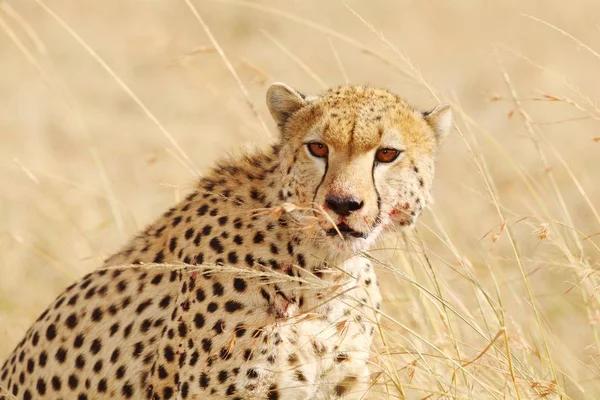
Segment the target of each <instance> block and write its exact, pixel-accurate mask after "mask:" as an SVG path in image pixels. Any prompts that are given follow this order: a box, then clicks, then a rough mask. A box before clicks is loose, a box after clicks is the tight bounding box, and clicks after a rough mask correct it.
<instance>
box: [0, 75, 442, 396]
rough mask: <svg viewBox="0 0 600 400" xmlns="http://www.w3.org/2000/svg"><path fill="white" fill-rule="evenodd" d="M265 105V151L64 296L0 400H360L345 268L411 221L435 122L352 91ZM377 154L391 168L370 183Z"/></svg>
mask: <svg viewBox="0 0 600 400" xmlns="http://www.w3.org/2000/svg"><path fill="white" fill-rule="evenodd" d="M267 104H268V105H269V109H270V111H271V114H272V115H273V117H274V119H275V121H276V123H277V124H278V126H279V129H280V132H281V135H280V138H279V140H278V141H277V143H275V144H274V145H273V146H271V147H270V148H269V149H267V150H265V151H262V152H256V153H254V154H249V155H246V156H244V157H241V158H238V159H235V160H232V161H228V162H225V163H223V164H221V165H220V166H217V167H216V168H215V169H214V170H213V171H211V172H210V173H209V174H208V175H207V176H206V177H204V178H202V179H201V180H200V182H199V184H198V187H197V189H196V190H195V191H193V192H192V193H191V194H190V195H189V196H187V198H186V199H185V200H184V201H182V202H181V203H180V204H178V205H176V206H175V207H173V208H172V209H170V210H169V211H167V212H166V213H164V214H163V215H162V216H161V217H160V218H159V219H157V220H156V221H155V222H154V223H153V224H151V225H150V226H149V227H148V228H147V229H146V230H145V231H144V232H142V233H140V234H139V235H138V236H137V237H135V238H134V239H132V240H131V241H130V242H129V243H128V244H127V245H126V246H125V247H124V249H123V250H121V251H120V252H118V253H117V254H115V255H114V256H112V257H110V258H109V259H108V260H107V261H106V262H105V265H104V267H103V268H102V269H99V270H97V271H95V272H92V273H90V274H88V275H87V276H85V277H84V278H83V279H82V280H80V281H79V282H77V283H76V284H74V285H72V286H70V287H69V288H67V289H66V290H65V291H64V292H63V293H62V294H61V295H60V296H59V297H58V298H57V300H56V301H55V302H54V303H53V304H52V305H50V307H49V308H48V309H47V310H46V311H45V312H44V313H43V314H42V315H41V316H40V317H39V318H38V320H37V321H36V322H35V323H34V324H33V325H32V327H31V328H30V329H29V330H28V332H27V333H26V335H25V337H24V338H23V340H22V341H21V342H20V343H19V344H18V345H17V346H16V348H15V350H14V351H13V353H12V354H11V355H10V356H9V358H8V359H7V360H6V362H5V363H4V365H3V366H2V369H1V370H0V388H1V389H2V390H5V394H4V395H2V394H0V400H3V399H6V398H14V397H16V398H19V399H21V398H22V399H43V398H47V399H60V398H62V399H116V398H119V399H120V398H136V399H137V398H146V399H175V398H177V399H188V398H189V399H223V398H227V399H268V400H275V399H298V400H300V399H314V400H319V399H322V400H324V399H335V398H344V399H349V398H361V397H362V396H363V395H364V394H365V391H366V390H367V388H368V385H369V370H368V359H369V355H370V347H371V342H372V339H373V335H374V332H375V331H376V326H377V323H378V312H379V309H380V306H381V295H380V292H379V287H378V283H377V278H376V275H375V273H374V269H373V265H372V264H371V262H370V261H369V260H368V259H367V258H365V257H364V256H363V255H362V254H363V253H362V252H363V251H364V250H368V248H369V247H370V246H371V245H372V244H373V242H374V240H375V239H376V238H377V237H379V236H380V234H381V233H383V232H385V231H387V230H389V229H390V228H391V227H394V226H410V225H412V224H413V223H414V221H415V219H416V218H417V217H418V215H419V214H420V212H421V211H422V209H423V208H424V207H425V206H426V205H427V204H428V202H429V190H430V186H431V182H432V179H433V162H434V158H435V154H436V151H437V148H438V146H439V143H440V141H441V138H442V136H443V135H444V134H445V133H446V131H447V130H448V129H449V128H450V124H451V116H450V113H449V110H448V109H447V107H443V106H442V107H438V108H436V109H434V110H433V111H432V112H430V113H421V112H419V111H416V110H414V109H413V108H412V107H411V106H409V105H408V104H407V103H406V102H405V101H404V100H402V99H401V98H399V97H398V96H396V95H394V94H392V93H390V92H388V91H386V90H380V89H373V88H369V87H362V86H345V87H340V88H334V89H331V90H329V91H327V92H325V93H324V94H322V95H321V96H305V95H301V94H300V93H298V92H296V91H294V90H293V89H291V88H289V87H288V86H285V85H282V84H275V85H273V86H271V88H270V89H269V91H268V93H267ZM313 142H318V143H320V144H322V145H324V146H326V147H327V149H328V151H329V153H328V155H327V158H326V159H323V158H315V157H314V156H312V155H311V153H310V151H308V150H307V143H313ZM382 147H386V148H387V147H394V148H397V149H398V150H399V152H398V153H399V154H400V156H399V157H398V159H397V160H395V161H394V162H390V163H389V164H386V165H379V164H378V163H377V162H376V161H374V158H373V157H374V154H375V152H376V151H377V150H378V149H381V148H382ZM400 150H401V151H400ZM332 198H334V199H338V200H339V199H342V200H344V199H346V200H347V199H351V200H352V201H353V202H354V203H352V204H358V205H360V207H359V208H356V207H358V205H357V206H356V207H354V209H353V210H352V211H349V210H347V209H344V210H342V209H340V208H336V207H337V206H332V204H334V203H333V202H332V200H331V199H332ZM346 200H344V201H346ZM336 201H337V200H336ZM331 232H336V234H333V235H332V234H331Z"/></svg>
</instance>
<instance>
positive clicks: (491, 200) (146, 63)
mask: <svg viewBox="0 0 600 400" xmlns="http://www.w3.org/2000/svg"><path fill="white" fill-rule="evenodd" d="M599 16H600V3H599V2H598V1H597V0H577V1H566V0H555V1H553V2H551V3H550V2H548V1H545V0H532V1H528V2H523V1H519V0H510V1H486V2H483V1H474V0H461V1H441V0H433V1H427V2H418V1H414V0H401V1H392V0H369V1H367V0H362V1H358V0H348V1H346V2H340V1H323V0H321V1H313V0H302V1H300V0H294V1H282V0H279V1H278V0H257V1H244V0H195V1H193V2H187V1H185V0H182V1H166V0H135V1H134V0H127V1H124V0H104V1H99V2H87V1H78V2H76V1H67V0H44V1H41V0H18V1H13V0H8V1H6V0H5V1H3V2H1V1H0V28H1V29H0V104H1V107H0V182H1V183H2V185H0V359H2V358H3V357H4V356H5V355H6V354H8V353H9V352H10V351H11V350H12V347H13V346H14V345H15V344H16V342H17V341H18V340H19V339H20V336H21V335H22V334H23V333H24V332H25V330H26V329H27V328H28V326H29V324H30V323H31V322H32V321H33V320H34V319H35V318H36V317H37V315H38V314H39V313H40V312H41V311H42V310H43V309H44V308H45V307H46V305H47V304H48V303H49V302H50V301H51V300H52V299H53V298H54V297H55V296H56V295H57V294H58V293H59V292H60V291H61V290H62V289H63V288H64V287H66V286H67V285H68V284H69V283H70V282H71V281H72V280H74V279H76V278H77V277H79V276H81V275H83V274H84V273H85V272H87V271H89V270H91V269H93V268H95V267H97V266H99V265H100V263H101V260H102V259H103V257H104V256H106V255H108V254H110V253H111V252H113V251H115V250H116V249H117V248H118V247H119V246H120V245H121V244H122V243H123V242H124V241H125V239H126V238H127V237H129V236H130V235H132V234H134V233H135V232H136V231H137V230H139V229H141V228H142V227H143V226H144V225H145V224H146V223H148V222H150V221H151V220H152V219H153V218H154V217H155V216H157V215H158V214H159V213H160V212H161V211H163V210H164V209H166V207H168V206H169V205H171V204H173V203H174V202H175V201H177V200H178V199H179V198H180V197H181V196H182V195H184V194H185V193H186V191H187V190H188V189H189V188H190V187H191V186H192V185H193V184H194V181H195V172H194V171H199V172H202V171H203V170H206V169H207V168H209V167H210V166H211V165H212V164H213V162H214V161H215V160H217V159H219V158H220V157H223V156H225V155H227V154H230V153H232V152H233V153H235V152H239V151H240V149H242V148H248V147H252V146H256V145H259V146H260V145H264V144H266V143H268V142H269V141H271V140H272V139H273V137H274V133H275V128H274V126H273V123H272V122H271V121H270V118H269V115H268V111H267V110H266V106H265V104H264V100H263V99H264V92H265V89H266V86H267V85H268V84H269V83H270V82H272V81H274V80H279V81H284V82H286V83H288V84H290V85H292V86H295V87H297V88H298V89H300V90H302V91H307V92H311V91H312V92H316V91H319V90H321V89H322V88H323V87H325V86H331V85H336V84H341V83H344V82H345V81H349V82H352V83H367V84H372V85H375V86H383V87H386V88H389V89H391V90H393V91H395V92H397V93H399V94H401V95H403V96H404V97H406V98H407V99H409V100H410V101H411V102H413V103H414V104H415V105H417V106H418V107H421V108H423V109H426V108H429V107H432V106H433V105H435V104H436V103H437V100H436V97H439V99H440V100H441V101H445V102H449V103H451V104H452V105H453V107H454V110H455V115H456V119H457V130H455V131H454V132H453V133H452V135H451V136H450V137H449V138H448V140H447V141H446V143H445V144H444V148H443V150H442V152H441V155H440V160H439V162H438V172H437V178H436V184H435V190H434V197H435V198H436V203H435V205H434V206H433V208H432V210H430V211H428V212H427V213H426V214H425V215H424V217H423V218H422V219H421V222H420V223H419V225H418V227H417V233H416V234H415V233H413V234H410V235H408V236H401V235H398V237H394V238H391V239H390V241H389V243H387V244H382V247H387V248H388V250H385V251H376V252H373V254H374V255H376V256H377V257H379V258H381V259H382V260H384V261H385V262H386V263H388V264H387V266H386V267H382V268H380V276H381V278H382V279H381V280H382V281H383V282H384V284H383V285H384V286H383V291H384V296H385V298H386V301H385V305H384V306H385V309H384V311H385V312H386V313H387V315H388V316H389V318H386V319H384V321H383V326H384V327H385V328H386V329H385V332H383V333H382V336H383V338H382V340H380V341H379V342H380V343H379V344H378V349H379V351H380V353H379V354H378V355H376V356H375V357H374V359H373V361H374V375H373V378H374V379H376V380H377V385H376V386H375V387H374V388H373V391H372V397H373V398H401V397H402V396H406V397H408V398H411V399H412V398H414V399H421V398H432V399H433V398H456V399H467V398H468V399H484V398H485V399H487V398H490V399H506V398H511V399H512V398H522V399H525V398H542V397H544V396H545V397H546V398H571V399H597V398H600V380H599V372H600V370H599V367H598V350H599V347H598V346H599V345H600V338H599V336H598V334H599V332H598V324H599V323H600V307H599V302H598V293H597V287H598V285H600V279H598V276H597V270H598V268H599V267H600V263H599V261H598V260H599V255H600V254H599V249H598V247H597V246H598V245H600V235H597V236H593V235H594V234H595V233H596V234H597V233H598V232H600V215H599V213H598V211H597V210H596V209H595V207H597V206H599V200H600V185H599V173H598V172H599V170H600V157H599V153H600V131H599V130H598V125H599V124H598V120H599V119H600V109H599V108H598V106H597V101H598V95H599V94H600V79H599V78H598V71H599V70H600V54H599V53H598V52H600V25H599V23H600V21H599V19H598V17H599ZM203 24H204V25H203ZM207 30H208V32H210V36H209V35H207ZM561 30H562V31H561ZM211 36H212V37H211ZM594 49H598V50H597V51H598V52H596V50H594ZM220 51H222V52H223V54H224V56H225V57H226V59H227V62H224V58H223V55H222V54H220ZM232 70H233V71H235V74H236V76H237V79H236V78H234V77H233V75H232V73H231V71H232ZM263 124H266V126H267V127H268V129H265V125H263ZM269 132H271V133H269ZM186 157H187V158H189V161H186V160H185V158H186ZM190 162H191V164H193V169H192V168H190V166H189V164H190ZM588 236H589V237H588ZM390 249H391V250H390ZM378 371H379V372H378ZM428 396H429V397H428Z"/></svg>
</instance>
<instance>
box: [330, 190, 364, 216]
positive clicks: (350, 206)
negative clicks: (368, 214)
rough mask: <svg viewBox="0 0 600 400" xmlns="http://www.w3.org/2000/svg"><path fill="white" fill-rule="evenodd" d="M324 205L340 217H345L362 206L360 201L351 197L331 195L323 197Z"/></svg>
mask: <svg viewBox="0 0 600 400" xmlns="http://www.w3.org/2000/svg"><path fill="white" fill-rule="evenodd" d="M325 204H327V206H328V207H329V208H331V209H332V210H333V211H335V213H336V214H338V215H340V216H342V217H347V216H348V215H350V213H351V212H353V211H356V210H360V209H361V208H362V206H363V205H364V203H363V202H362V201H361V200H357V199H355V198H352V197H344V196H331V195H329V196H327V197H325Z"/></svg>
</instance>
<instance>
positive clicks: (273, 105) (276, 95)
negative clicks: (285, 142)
mask: <svg viewBox="0 0 600 400" xmlns="http://www.w3.org/2000/svg"><path fill="white" fill-rule="evenodd" d="M305 105H306V100H305V96H304V95H303V94H302V93H300V92H298V91H297V90H294V89H292V88H291V87H289V86H288V85H286V84H285V83H281V82H276V83H273V84H272V85H271V86H269V89H268V90H267V106H268V107H269V111H270V112H271V115H272V116H273V119H274V120H275V122H276V123H277V126H279V127H281V126H283V124H285V121H286V120H287V119H288V118H289V117H290V116H291V115H292V114H293V113H295V112H296V111H298V110H299V109H300V108H302V107H303V106H305Z"/></svg>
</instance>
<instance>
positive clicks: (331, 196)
mask: <svg viewBox="0 0 600 400" xmlns="http://www.w3.org/2000/svg"><path fill="white" fill-rule="evenodd" d="M267 103H268V106H269V109H270V111H271V114H272V115H273V117H274V119H275V121H276V122H277V123H278V125H279V127H280V130H281V134H282V137H281V140H282V150H281V161H282V169H284V171H283V172H284V175H285V178H284V182H283V185H284V190H283V192H285V200H286V201H290V202H298V203H300V204H313V205H314V206H315V207H316V208H317V209H319V208H320V209H321V210H324V211H325V212H326V213H327V215H326V216H325V218H321V221H320V223H319V226H320V230H319V237H321V238H322V239H324V240H325V241H327V242H329V243H330V244H332V245H334V246H336V247H344V246H349V247H350V249H351V250H353V251H355V252H356V251H361V250H364V249H365V248H367V247H368V246H369V245H370V244H372V242H373V241H374V240H375V239H376V238H377V237H378V236H379V235H380V233H381V232H382V231H383V230H384V228H386V227H389V226H393V225H397V226H410V225H413V224H414V222H415V220H416V218H417V217H418V216H419V215H420V213H421V211H422V210H423V208H424V207H425V206H426V205H427V204H428V203H429V201H430V195H429V192H430V188H431V182H432V179H433V171H434V159H435V155H436V152H437V149H438V146H439V144H440V142H441V139H442V137H443V136H444V135H445V134H446V133H447V132H448V131H449V130H450V129H451V126H452V114H451V111H450V108H449V107H448V106H438V107H436V108H435V109H434V110H433V111H431V112H428V113H422V112H419V111H416V110H414V109H413V108H412V107H411V106H409V105H408V104H407V103H406V102H405V101H404V100H402V99H401V98H399V97H398V96H396V95H394V94H392V93H390V92H388V91H386V90H380V89H373V88H368V87H362V86H345V87H341V88H337V89H331V90H329V91H327V92H326V93H325V94H323V95H322V96H319V97H307V96H303V95H301V94H300V93H298V92H297V91H295V90H293V89H291V88H290V87H288V86H286V85H283V84H274V85H272V86H271V87H270V88H269V91H268V93H267Z"/></svg>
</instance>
